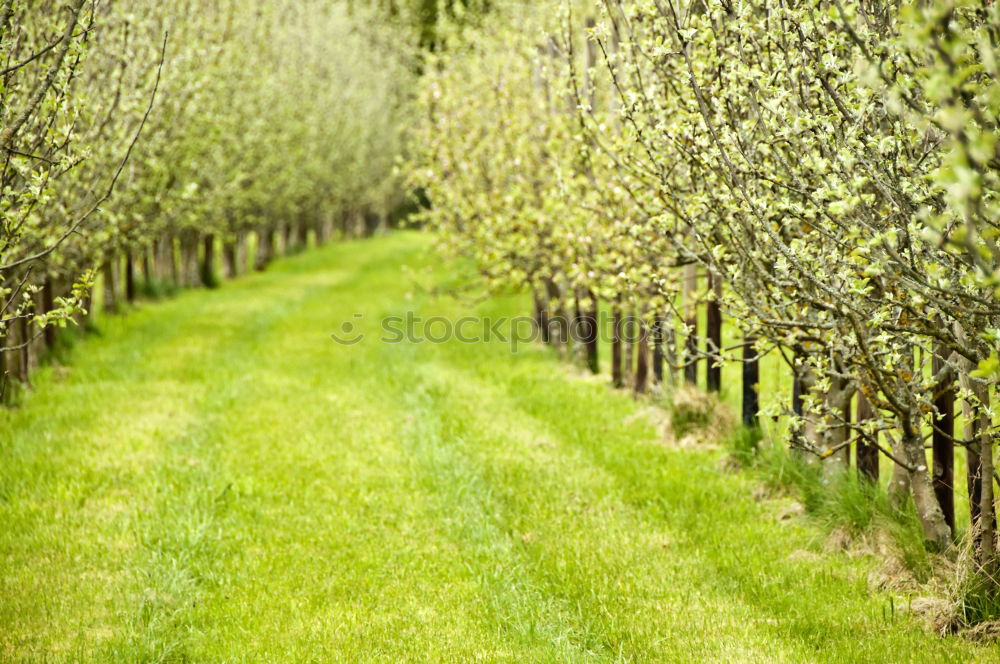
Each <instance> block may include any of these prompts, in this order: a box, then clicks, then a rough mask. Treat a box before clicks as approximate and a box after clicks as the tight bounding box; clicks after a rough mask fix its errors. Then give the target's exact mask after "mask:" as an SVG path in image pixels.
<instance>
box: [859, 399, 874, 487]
mask: <svg viewBox="0 0 1000 664" xmlns="http://www.w3.org/2000/svg"><path fill="white" fill-rule="evenodd" d="M873 417H875V409H874V408H872V402H871V401H869V400H868V397H867V396H865V393H864V391H863V390H858V406H857V414H856V418H857V423H858V424H859V425H860V424H863V423H864V422H867V421H868V420H870V419H872V418H873ZM876 435H877V434H876ZM856 455H857V458H858V460H857V466H858V474H859V475H860V476H861V477H863V478H866V479H868V480H871V481H872V482H878V475H879V468H878V465H879V464H878V462H879V456H878V455H879V451H878V447H876V446H875V445H873V444H871V443H869V442H867V441H865V440H863V439H862V438H858V442H857V450H856Z"/></svg>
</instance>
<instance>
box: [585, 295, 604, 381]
mask: <svg viewBox="0 0 1000 664" xmlns="http://www.w3.org/2000/svg"><path fill="white" fill-rule="evenodd" d="M583 305H584V306H583V326H584V328H583V350H584V356H585V357H586V361H587V368H588V369H590V373H592V374H596V373H598V372H599V371H600V363H599V361H598V355H597V353H598V350H597V348H598V339H599V330H598V327H597V325H598V322H597V297H596V296H595V295H594V292H593V291H590V290H588V291H586V299H585V301H584V303H583Z"/></svg>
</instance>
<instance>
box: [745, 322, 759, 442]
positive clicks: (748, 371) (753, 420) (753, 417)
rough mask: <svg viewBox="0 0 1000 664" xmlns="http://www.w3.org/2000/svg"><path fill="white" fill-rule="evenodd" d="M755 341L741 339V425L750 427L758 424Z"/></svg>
mask: <svg viewBox="0 0 1000 664" xmlns="http://www.w3.org/2000/svg"><path fill="white" fill-rule="evenodd" d="M756 342H757V340H756V339H755V338H754V337H746V338H744V339H743V425H744V426H747V427H752V428H756V427H758V426H760V422H759V421H758V413H759V412H760V396H759V390H760V388H759V383H760V358H759V357H758V356H757V347H756Z"/></svg>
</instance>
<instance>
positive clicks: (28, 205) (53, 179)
mask: <svg viewBox="0 0 1000 664" xmlns="http://www.w3.org/2000/svg"><path fill="white" fill-rule="evenodd" d="M374 17H375V14H373V13H371V12H368V11H362V10H358V9H355V10H354V11H353V12H351V11H349V10H348V7H347V6H346V5H345V4H344V3H341V2H332V3H331V2H325V1H320V0H307V1H306V2H291V1H289V0H269V1H267V2H254V3H247V2H241V1H236V0H212V1H211V2H207V3H206V2H201V1H197V2H194V1H192V0H177V1H172V2H153V1H151V0H138V1H137V2H84V1H83V0H73V1H72V2H70V3H63V2H53V1H52V0H16V1H13V2H12V1H10V0H4V2H0V61H3V62H4V63H5V69H4V71H3V73H2V74H0V80H2V86H0V126H2V127H3V130H2V133H0V152H3V153H4V166H3V170H2V172H0V185H2V193H0V311H2V314H0V354H3V352H4V350H6V351H11V350H13V349H14V348H15V347H16V346H18V345H20V344H22V343H23V342H24V341H25V340H24V339H22V338H20V337H18V338H13V337H12V334H13V330H14V328H15V323H17V321H19V320H30V321H31V326H30V329H29V331H28V336H34V335H37V334H38V333H40V331H41V329H42V328H44V327H47V326H52V325H63V324H65V322H66V321H67V320H70V317H71V316H75V315H79V314H81V313H82V311H83V309H84V307H85V296H86V294H87V293H88V292H89V290H90V288H91V286H92V285H93V280H92V278H91V276H90V273H89V272H88V270H89V269H91V268H93V267H95V266H97V265H100V264H102V263H104V262H106V261H113V262H115V263H116V264H117V258H116V257H117V256H120V255H121V254H122V253H124V252H126V251H128V252H131V253H132V254H133V255H140V254H141V253H142V252H144V251H147V250H148V249H150V248H152V247H153V246H154V245H155V244H156V243H157V242H158V241H160V240H161V239H165V240H166V241H169V242H170V243H172V242H173V238H174V237H177V236H182V237H187V236H201V235H214V236H216V237H218V238H223V239H232V238H234V237H236V236H237V235H238V234H245V233H247V232H248V231H257V232H258V233H272V232H273V231H274V230H275V229H276V228H277V227H278V226H279V225H289V224H292V225H295V226H296V227H298V226H307V227H312V228H319V227H322V226H329V225H331V222H334V221H335V222H337V225H340V226H343V227H347V226H348V223H347V222H346V221H344V220H345V219H353V218H354V217H356V216H359V215H361V214H362V213H375V214H382V215H384V214H387V213H388V212H390V211H391V210H392V209H393V208H395V207H396V206H397V204H398V202H399V200H400V194H399V187H398V183H397V179H396V177H395V176H394V173H393V169H394V167H395V160H396V159H397V157H398V155H399V152H400V142H401V139H400V132H401V129H402V126H403V124H404V122H403V120H404V119H405V118H406V117H407V98H408V96H409V89H410V86H411V80H412V74H411V73H410V72H409V71H408V70H407V66H406V64H405V61H404V58H403V50H405V49H399V50H398V51H391V50H389V49H385V48H382V47H381V44H382V43H384V42H385V41H386V39H387V37H388V36H389V33H387V28H386V26H385V25H383V23H382V22H380V21H378V20H373V19H374ZM147 276H148V275H147ZM203 276H204V277H205V279H204V281H205V283H212V282H213V281H214V279H215V277H214V276H212V275H203ZM45 285H48V286H50V287H52V288H55V289H57V290H58V291H59V293H58V294H59V296H60V297H59V299H58V300H57V302H56V303H55V306H54V307H44V306H42V304H41V303H40V302H39V298H40V293H41V289H42V287H43V286H45ZM21 336H22V337H23V336H24V335H21Z"/></svg>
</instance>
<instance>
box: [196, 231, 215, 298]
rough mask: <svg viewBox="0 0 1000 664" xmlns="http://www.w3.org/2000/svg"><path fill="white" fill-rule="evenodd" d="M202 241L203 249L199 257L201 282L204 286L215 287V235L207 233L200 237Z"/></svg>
mask: <svg viewBox="0 0 1000 664" xmlns="http://www.w3.org/2000/svg"><path fill="white" fill-rule="evenodd" d="M202 242H203V244H204V251H203V254H202V259H201V261H202V262H201V270H200V272H201V284H202V285H203V286H205V287H206V288H215V287H216V286H218V285H219V280H218V277H217V276H216V273H215V236H214V235H212V234H211V233H209V234H207V235H205V236H204V237H203V238H202Z"/></svg>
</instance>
